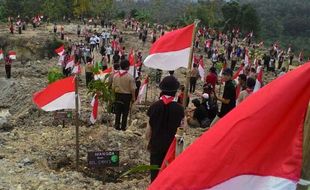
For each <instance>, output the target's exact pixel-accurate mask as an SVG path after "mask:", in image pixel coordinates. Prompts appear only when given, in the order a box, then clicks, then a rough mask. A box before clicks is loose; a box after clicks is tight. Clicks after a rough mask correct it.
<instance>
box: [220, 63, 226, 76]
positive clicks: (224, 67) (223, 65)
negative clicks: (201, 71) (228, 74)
mask: <svg viewBox="0 0 310 190" xmlns="http://www.w3.org/2000/svg"><path fill="white" fill-rule="evenodd" d="M226 68H227V63H223V64H222V69H221V71H220V74H219V76H220V77H221V76H222V75H223V72H224V70H225V69H226Z"/></svg>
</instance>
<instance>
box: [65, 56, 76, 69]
mask: <svg viewBox="0 0 310 190" xmlns="http://www.w3.org/2000/svg"><path fill="white" fill-rule="evenodd" d="M74 65H75V63H74V56H70V58H69V60H68V62H67V64H66V69H69V68H71V69H72V68H73V67H74Z"/></svg>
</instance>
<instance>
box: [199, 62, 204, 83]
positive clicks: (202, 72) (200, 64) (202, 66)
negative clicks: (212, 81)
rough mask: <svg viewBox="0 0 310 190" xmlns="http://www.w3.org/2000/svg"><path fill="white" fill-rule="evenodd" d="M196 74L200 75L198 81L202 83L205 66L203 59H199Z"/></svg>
mask: <svg viewBox="0 0 310 190" xmlns="http://www.w3.org/2000/svg"><path fill="white" fill-rule="evenodd" d="M198 72H199V75H200V79H201V80H202V81H204V79H205V65H204V63H203V59H200V60H199V62H198Z"/></svg>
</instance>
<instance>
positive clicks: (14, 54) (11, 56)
mask: <svg viewBox="0 0 310 190" xmlns="http://www.w3.org/2000/svg"><path fill="white" fill-rule="evenodd" d="M9 58H10V59H12V60H15V59H16V52H15V51H9Z"/></svg>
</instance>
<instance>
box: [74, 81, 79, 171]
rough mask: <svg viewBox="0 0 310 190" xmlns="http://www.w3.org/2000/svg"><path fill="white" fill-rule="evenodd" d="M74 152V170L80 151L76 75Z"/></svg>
mask: <svg viewBox="0 0 310 190" xmlns="http://www.w3.org/2000/svg"><path fill="white" fill-rule="evenodd" d="M74 80H75V144H76V145H75V146H76V147H75V151H76V159H75V167H76V170H78V169H79V159H80V158H79V157H80V155H79V150H80V145H79V97H78V92H79V88H78V86H79V84H78V82H79V80H78V77H77V75H75V78H74Z"/></svg>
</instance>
